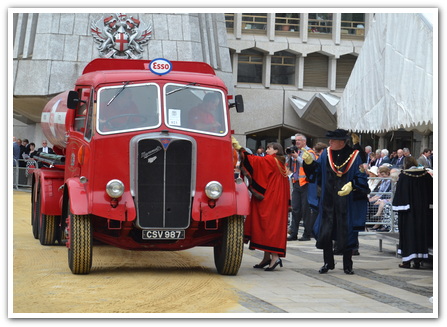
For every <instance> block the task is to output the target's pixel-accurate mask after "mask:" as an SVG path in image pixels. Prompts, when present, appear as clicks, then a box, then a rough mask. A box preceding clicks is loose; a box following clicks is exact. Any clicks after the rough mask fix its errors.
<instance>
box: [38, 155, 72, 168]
mask: <svg viewBox="0 0 447 327" xmlns="http://www.w3.org/2000/svg"><path fill="white" fill-rule="evenodd" d="M33 159H34V160H36V161H38V162H42V163H43V164H46V165H48V167H50V168H51V167H54V166H55V165H64V164H65V156H62V155H59V154H50V153H45V152H38V153H37V155H34V156H33Z"/></svg>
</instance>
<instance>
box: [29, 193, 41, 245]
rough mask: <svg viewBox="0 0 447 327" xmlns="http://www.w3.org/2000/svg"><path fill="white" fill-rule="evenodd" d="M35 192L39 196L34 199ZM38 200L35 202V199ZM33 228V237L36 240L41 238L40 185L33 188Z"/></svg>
mask: <svg viewBox="0 0 447 327" xmlns="http://www.w3.org/2000/svg"><path fill="white" fill-rule="evenodd" d="M34 192H37V196H36V197H34ZM35 198H36V199H37V200H36V201H34V199H35ZM31 199H32V200H31V201H32V202H31V226H32V228H33V236H34V238H35V239H38V238H39V220H40V219H39V217H40V185H37V186H36V187H35V188H33V194H32V195H31Z"/></svg>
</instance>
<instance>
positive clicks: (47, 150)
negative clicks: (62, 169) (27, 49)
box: [37, 140, 54, 168]
mask: <svg viewBox="0 0 447 327" xmlns="http://www.w3.org/2000/svg"><path fill="white" fill-rule="evenodd" d="M41 152H43V153H48V154H54V151H53V149H52V148H50V147H49V146H48V142H47V140H43V141H42V147H40V148H38V149H37V153H38V154H39V153H41ZM37 165H38V167H39V168H42V167H48V165H47V164H44V163H42V162H38V163H37Z"/></svg>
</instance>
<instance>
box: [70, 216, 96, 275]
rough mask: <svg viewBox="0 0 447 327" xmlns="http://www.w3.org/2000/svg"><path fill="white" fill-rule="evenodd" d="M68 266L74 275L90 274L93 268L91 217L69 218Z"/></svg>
mask: <svg viewBox="0 0 447 327" xmlns="http://www.w3.org/2000/svg"><path fill="white" fill-rule="evenodd" d="M69 220H70V221H69V232H68V233H69V239H68V242H69V247H68V266H69V267H70V270H71V272H72V273H73V274H88V273H90V269H91V267H92V246H93V238H92V225H91V219H90V215H73V214H70V218H69Z"/></svg>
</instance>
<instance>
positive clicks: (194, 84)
mask: <svg viewBox="0 0 447 327" xmlns="http://www.w3.org/2000/svg"><path fill="white" fill-rule="evenodd" d="M196 85H199V84H197V83H189V84H186V85H184V86H182V87H179V88H178V89H175V90H172V91H170V92H168V93H166V95H171V94H172V93H175V92H178V91H181V90H184V89H186V88H188V87H190V86H196Z"/></svg>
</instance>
